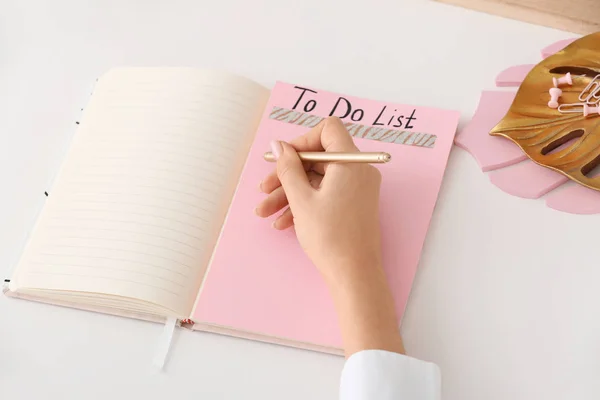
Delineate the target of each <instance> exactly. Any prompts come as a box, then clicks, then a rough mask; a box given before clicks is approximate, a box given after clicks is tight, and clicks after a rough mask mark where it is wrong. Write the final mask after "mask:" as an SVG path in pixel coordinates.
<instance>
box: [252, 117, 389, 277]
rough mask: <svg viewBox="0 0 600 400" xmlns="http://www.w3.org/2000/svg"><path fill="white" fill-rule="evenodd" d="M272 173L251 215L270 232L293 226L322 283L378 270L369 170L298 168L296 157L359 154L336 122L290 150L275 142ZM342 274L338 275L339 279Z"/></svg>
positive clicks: (376, 178) (375, 204) (374, 177)
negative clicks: (352, 271) (346, 273)
mask: <svg viewBox="0 0 600 400" xmlns="http://www.w3.org/2000/svg"><path fill="white" fill-rule="evenodd" d="M272 146H273V149H272V150H273V153H274V154H276V155H277V154H278V162H277V171H275V172H273V173H272V174H271V175H269V176H267V177H266V178H265V180H263V181H262V183H261V185H260V187H261V190H262V191H263V192H265V193H267V194H268V196H267V198H266V199H265V200H264V201H263V202H262V203H261V204H260V205H259V206H258V207H257V209H256V213H257V214H258V215H259V216H261V217H269V216H271V215H273V214H275V213H277V212H279V211H280V210H282V209H283V208H284V207H286V206H287V205H288V204H289V206H290V207H289V208H287V209H286V210H285V211H284V212H283V214H282V215H280V216H279V217H278V218H277V219H276V220H275V222H274V223H273V226H274V227H275V228H276V229H287V228H289V227H290V226H292V225H295V230H296V235H297V236H298V241H299V242H300V244H301V246H302V248H303V249H304V251H305V252H306V254H307V255H308V257H309V258H310V259H311V260H312V262H313V263H314V264H315V265H316V266H317V268H319V270H320V271H321V273H322V274H323V276H324V277H325V278H326V279H327V280H331V279H334V278H336V277H337V278H338V279H339V278H340V277H341V276H342V275H343V272H342V271H340V270H341V269H344V268H350V267H356V266H365V265H381V240H380V229H379V186H380V183H381V174H380V173H379V170H377V169H376V168H375V167H373V166H371V165H369V164H330V165H323V164H316V165H310V164H305V165H303V164H302V162H301V161H300V159H299V158H298V155H297V154H296V151H334V152H357V151H359V150H358V149H357V148H356V146H355V145H354V142H353V141H352V138H351V137H350V135H349V134H348V131H346V128H344V126H343V125H342V123H341V121H340V120H339V119H338V118H329V119H326V120H324V121H323V122H322V123H320V124H319V125H317V126H316V127H315V128H314V129H312V130H311V131H310V132H308V133H307V134H306V135H304V136H301V137H299V138H297V139H295V140H294V141H292V142H291V143H290V144H287V143H281V142H274V143H273V144H272ZM341 274H342V275H341Z"/></svg>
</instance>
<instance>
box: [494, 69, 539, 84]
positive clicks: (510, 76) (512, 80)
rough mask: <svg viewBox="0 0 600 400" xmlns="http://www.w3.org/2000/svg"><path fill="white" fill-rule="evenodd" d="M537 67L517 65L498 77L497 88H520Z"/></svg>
mask: <svg viewBox="0 0 600 400" xmlns="http://www.w3.org/2000/svg"><path fill="white" fill-rule="evenodd" d="M533 67H535V65H533V64H525V65H515V66H512V67H509V68H507V69H505V70H504V71H502V72H500V73H499V74H498V76H497V77H496V86H497V87H518V86H521V83H523V81H524V80H525V78H526V77H527V74H529V73H530V72H531V70H532V69H533Z"/></svg>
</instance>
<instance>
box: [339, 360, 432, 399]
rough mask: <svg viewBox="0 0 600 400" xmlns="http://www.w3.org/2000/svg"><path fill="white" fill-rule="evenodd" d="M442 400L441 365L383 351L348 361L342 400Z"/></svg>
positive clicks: (343, 380)
mask: <svg viewBox="0 0 600 400" xmlns="http://www.w3.org/2000/svg"><path fill="white" fill-rule="evenodd" d="M373 399H377V400H440V399H441V375H440V370H439V368H438V366H437V365H435V364H432V363H429V362H425V361H421V360H417V359H416V358H412V357H407V356H405V355H402V354H398V353H392V352H389V351H383V350H364V351H360V352H358V353H355V354H353V355H352V356H350V358H349V359H348V360H347V361H346V365H345V366H344V370H343V371H342V379H341V382H340V400H373Z"/></svg>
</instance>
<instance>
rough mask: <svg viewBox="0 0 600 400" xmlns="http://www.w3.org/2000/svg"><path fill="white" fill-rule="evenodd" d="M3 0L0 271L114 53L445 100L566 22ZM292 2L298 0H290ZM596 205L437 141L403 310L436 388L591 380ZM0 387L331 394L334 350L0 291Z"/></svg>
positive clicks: (518, 399) (122, 0) (519, 391)
mask: <svg viewBox="0 0 600 400" xmlns="http://www.w3.org/2000/svg"><path fill="white" fill-rule="evenodd" d="M284 3H287V2H285V1H282V0H279V1H276V0H268V1H265V0H254V1H241V0H240V1H224V0H223V1H211V2H209V1H192V0H187V1H186V0H178V1H175V0H171V1H162V2H159V1H148V0H146V1H143V0H131V1H126V0H111V1H107V0H87V1H75V0H73V1H67V0H60V1H58V0H55V1H52V2H47V1H34V0H19V1H17V0H14V1H12V2H11V1H7V0H4V1H3V2H2V3H1V4H0V135H1V139H2V140H1V144H0V182H1V185H2V186H1V189H0V190H1V193H2V196H0V243H1V245H0V273H1V274H2V277H4V275H7V274H8V273H9V271H10V265H11V264H12V263H13V262H14V261H15V260H16V258H17V257H18V255H19V252H20V247H21V246H22V245H23V244H24V240H25V235H26V232H27V231H28V229H30V227H31V225H32V223H33V221H34V216H35V214H36V212H37V210H38V209H39V208H40V206H41V204H42V203H43V200H44V196H43V192H44V190H46V188H47V183H48V181H49V179H50V178H51V176H52V175H53V174H54V172H55V171H56V169H57V167H58V165H59V162H60V160H61V157H62V154H63V153H64V151H65V146H66V144H67V141H68V139H69V137H70V136H71V135H72V134H73V132H74V129H75V120H76V118H77V116H78V115H79V114H78V113H79V109H80V108H81V107H83V106H84V105H85V102H86V99H87V96H88V94H89V91H90V88H91V87H92V84H93V82H94V80H95V78H96V77H97V76H98V75H99V74H101V73H102V72H104V71H105V70H107V69H108V68H110V67H113V66H119V65H141V66H156V65H159V66H165V65H169V66H197V67H218V68H224V69H227V70H229V71H232V72H237V73H240V74H242V75H245V76H248V77H250V78H254V79H255V80H257V81H259V82H261V83H263V84H265V85H269V86H270V85H273V83H274V81H275V80H277V79H278V80H283V81H288V82H296V83H304V84H307V85H312V86H314V87H317V88H323V89H329V90H332V91H339V92H346V93H348V94H353V95H357V96H365V97H370V98H374V99H380V100H390V101H392V100H393V101H396V102H405V103H415V104H422V105H431V106H438V107H444V108H454V109H459V110H461V111H462V112H463V123H464V121H466V120H467V119H468V118H469V117H470V116H471V115H472V113H473V111H474V110H475V107H476V105H477V101H478V98H479V92H480V90H482V89H486V88H488V89H489V88H491V87H492V85H493V80H494V77H495V74H496V73H497V72H499V71H500V70H502V69H503V68H505V67H507V66H510V65H513V64H520V63H530V62H537V61H538V60H539V50H540V48H542V47H544V46H545V45H547V44H549V43H552V42H554V41H555V40H559V39H563V38H568V37H571V36H572V35H570V34H567V33H562V32H559V31H555V30H551V29H546V28H542V27H536V26H532V25H527V24H524V23H520V22H515V21H509V20H505V19H501V18H496V17H492V16H487V15H483V14H479V13H475V12H470V11H465V10H462V9H458V8H453V7H449V6H444V5H440V4H437V3H431V2H428V1H425V0H421V1H418V0H405V1H402V0H396V1H391V0H390V1H387V2H386V1H369V2H368V3H369V6H366V5H365V4H366V3H367V2H362V1H359V0H352V1H349V0H348V1H343V2H342V1H339V2H333V1H319V0H304V1H303V2H302V4H298V5H294V6H291V5H284ZM298 3H300V2H298ZM599 222H600V217H598V216H583V217H582V216H574V215H567V214H563V213H559V212H556V211H553V210H550V209H548V208H546V207H545V206H544V204H543V202H542V201H533V200H524V199H518V198H514V197H511V196H509V195H507V194H505V193H503V192H501V191H500V190H499V189H497V188H495V187H494V186H493V185H492V184H491V183H490V182H489V180H488V178H487V177H486V176H485V175H484V174H483V173H481V171H480V170H479V169H478V167H477V166H476V163H475V161H474V160H473V159H472V158H471V157H470V156H469V155H468V154H467V153H465V152H463V151H462V150H459V149H455V150H454V151H453V153H452V156H451V160H450V164H449V168H448V171H447V174H446V180H445V183H444V185H443V188H442V191H441V194H440V199H439V203H438V207H437V209H436V212H435V216H434V219H433V223H432V225H431V230H430V233H429V236H428V239H427V242H426V248H425V251H424V254H423V258H422V262H421V265H420V271H419V273H418V276H417V279H416V283H415V286H414V290H413V293H412V297H411V300H410V304H409V308H408V311H407V315H406V317H405V321H404V324H403V327H402V331H403V334H404V338H405V341H406V346H407V349H408V352H409V353H410V354H411V355H413V356H415V357H420V358H424V359H427V360H432V361H435V362H436V363H438V364H439V365H440V366H441V368H442V371H443V378H444V389H443V394H444V399H445V400H481V399H486V400H506V399H511V400H532V399H545V400H558V399H575V398H577V399H592V398H596V399H597V398H599V397H600V379H598V377H599V376H600V362H599V361H598V360H599V359H600V290H599V289H600V266H598V261H597V259H595V257H594V256H595V255H596V254H597V250H595V249H597V248H598V241H597V239H595V235H596V234H597V233H598V223H599ZM0 318H1V319H0V398H3V399H18V400H21V399H34V398H35V399H51V398H59V397H60V398H65V399H75V398H77V399H80V398H85V399H126V398H135V399H171V398H177V399H221V398H223V399H242V398H243V399H250V398H252V399H254V398H256V399H259V398H260V399H278V400H279V399H286V400H293V399H301V400H306V399H335V398H336V397H337V387H338V379H339V375H340V371H341V368H342V366H343V360H342V359H341V358H337V357H333V356H326V355H321V354H315V353H311V352H305V351H298V350H293V349H288V348H283V347H277V346H271V345H265V344H259V343H254V342H249V341H244V340H237V339H231V338H226V337H220V336H214V335H208V334H202V333H193V332H188V331H183V330H178V331H177V333H176V337H175V342H174V343H173V348H172V352H171V355H170V359H169V361H168V364H167V366H166V368H165V370H164V371H163V372H162V373H157V372H156V371H154V370H153V369H152V368H151V366H150V362H151V359H152V356H153V353H154V350H155V348H156V345H157V340H158V338H159V336H160V333H161V331H162V326H160V325H157V324H150V323H144V322H139V321H134V320H128V319H124V318H116V317H109V316H105V315H100V314H94V313H86V312H81V311H76V310H70V309H64V308H60V307H52V306H45V305H41V304H36V303H30V302H26V301H17V300H9V299H6V298H0Z"/></svg>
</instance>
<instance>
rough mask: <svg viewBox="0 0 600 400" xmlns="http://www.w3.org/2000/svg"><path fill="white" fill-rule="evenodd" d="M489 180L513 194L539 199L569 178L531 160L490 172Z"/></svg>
mask: <svg viewBox="0 0 600 400" xmlns="http://www.w3.org/2000/svg"><path fill="white" fill-rule="evenodd" d="M490 180H491V181H492V183H493V184H494V185H496V186H498V187H499V188H500V189H502V190H504V191H505V192H506V193H508V194H512V195H513V196H517V197H523V198H525V199H539V198H540V197H542V196H543V195H545V194H546V193H548V192H550V191H551V190H554V189H556V188H557V187H559V186H560V185H562V184H563V183H565V182H566V181H568V180H569V178H567V177H566V176H564V175H561V174H560V173H558V172H556V171H553V170H551V169H549V168H545V167H542V166H540V165H538V164H536V163H534V162H533V161H529V160H526V161H523V162H522V163H520V164H517V165H514V166H512V167H509V168H504V169H500V170H496V171H494V172H492V173H490Z"/></svg>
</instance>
